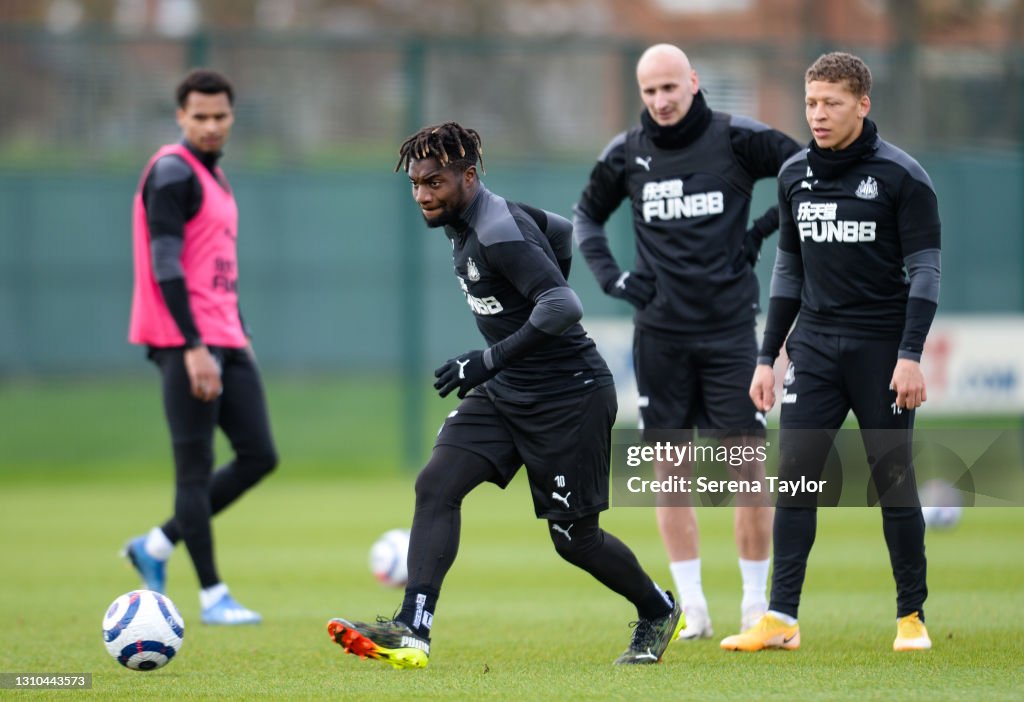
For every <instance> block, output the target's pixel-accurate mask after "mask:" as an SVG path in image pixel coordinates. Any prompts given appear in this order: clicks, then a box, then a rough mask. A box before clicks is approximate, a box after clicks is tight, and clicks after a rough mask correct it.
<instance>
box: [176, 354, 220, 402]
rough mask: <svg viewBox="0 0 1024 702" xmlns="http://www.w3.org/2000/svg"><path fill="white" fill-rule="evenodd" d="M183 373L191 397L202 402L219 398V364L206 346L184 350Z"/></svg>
mask: <svg viewBox="0 0 1024 702" xmlns="http://www.w3.org/2000/svg"><path fill="white" fill-rule="evenodd" d="M185 371H186V372H187V373H188V379H189V383H190V384H191V389H192V395H194V396H195V397H197V398H199V399H200V400H202V401H203V402H210V401H211V400H216V399H217V398H218V397H220V394H221V392H223V389H224V388H223V386H222V385H221V381H220V363H218V362H217V359H216V357H214V355H213V354H212V353H210V349H208V348H207V347H206V346H196V347H195V348H192V349H185Z"/></svg>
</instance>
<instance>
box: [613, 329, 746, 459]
mask: <svg viewBox="0 0 1024 702" xmlns="http://www.w3.org/2000/svg"><path fill="white" fill-rule="evenodd" d="M756 364H757V340H756V338H755V334H754V328H753V326H751V327H749V328H746V327H744V328H742V329H740V330H739V331H738V332H736V333H733V334H730V335H728V336H725V337H715V338H710V339H702V338H699V337H693V336H689V335H686V336H684V335H679V334H666V333H661V332H656V331H652V330H650V329H645V328H641V327H637V328H636V330H635V331H634V333H633V367H634V371H635V373H636V385H637V390H638V392H639V394H640V420H641V424H640V429H641V431H643V432H644V438H645V439H648V440H654V439H657V438H658V437H657V436H656V434H657V433H658V432H659V430H679V429H693V428H694V427H697V428H699V429H700V430H701V433H702V434H703V435H705V436H729V435H746V436H764V426H765V425H764V416H763V415H762V414H761V413H759V412H758V411H757V408H755V407H754V403H753V402H752V401H751V399H750V380H751V378H753V377H754V367H755V365H756ZM652 432H653V433H652Z"/></svg>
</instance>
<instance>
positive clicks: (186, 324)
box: [160, 278, 203, 349]
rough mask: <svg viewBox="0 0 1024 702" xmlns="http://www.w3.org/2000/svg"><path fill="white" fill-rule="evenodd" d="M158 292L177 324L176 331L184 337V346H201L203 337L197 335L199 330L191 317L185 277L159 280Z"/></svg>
mask: <svg viewBox="0 0 1024 702" xmlns="http://www.w3.org/2000/svg"><path fill="white" fill-rule="evenodd" d="M160 292H161V293H162V294H163V297H164V304H165V305H167V311H168V312H170V313H171V318H172V319H173V320H174V323H175V324H177V325H178V331H180V332H181V335H182V336H183V337H185V348H189V349H193V348H195V347H197V346H202V345H203V339H202V337H201V336H199V330H198V329H197V328H196V323H195V320H194V319H193V318H192V309H191V308H190V307H189V306H188V291H187V290H186V289H185V279H184V278H173V279H171V280H162V281H160Z"/></svg>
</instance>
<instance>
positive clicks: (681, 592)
mask: <svg viewBox="0 0 1024 702" xmlns="http://www.w3.org/2000/svg"><path fill="white" fill-rule="evenodd" d="M668 567H669V570H670V571H672V579H673V580H674V581H675V583H676V597H677V599H678V600H679V605H680V606H681V607H683V608H689V607H699V608H703V609H707V608H708V601H707V600H706V599H704V589H703V588H702V587H701V584H700V559H699V558H693V559H691V560H688V561H674V562H672V563H669V564H668Z"/></svg>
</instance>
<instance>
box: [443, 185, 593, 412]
mask: <svg viewBox="0 0 1024 702" xmlns="http://www.w3.org/2000/svg"><path fill="white" fill-rule="evenodd" d="M531 211H532V212H533V213H534V214H536V213H537V211H536V210H532V208H531ZM531 211H527V210H526V209H524V207H523V206H520V205H518V204H517V203H514V202H509V201H507V200H505V199H504V198H502V197H499V196H498V195H495V194H494V193H492V192H490V191H489V190H487V188H485V187H484V185H483V183H480V186H479V190H478V192H477V194H476V196H475V197H474V198H473V201H472V202H471V203H470V205H469V206H468V207H467V208H466V210H465V211H464V212H463V213H462V214H461V216H460V219H459V221H458V222H456V223H455V224H453V225H448V226H446V227H445V233H446V234H447V236H448V238H449V239H450V240H451V242H452V261H453V264H454V269H455V275H456V277H457V278H458V280H459V285H460V286H461V287H462V291H463V292H464V293H465V296H466V303H467V304H468V305H469V308H470V310H472V312H473V315H474V317H475V318H476V323H477V328H478V329H479V330H480V333H481V334H483V337H484V339H485V340H486V341H487V344H488V345H489V346H491V347H492V348H495V347H496V345H497V347H500V342H502V341H503V340H505V339H507V338H509V337H511V336H513V335H515V334H516V333H517V332H520V330H521V329H523V328H524V326H527V325H529V326H530V328H531V329H533V330H534V333H535V334H541V335H542V341H541V342H540V343H539V344H538V345H536V347H535V348H533V349H532V350H530V351H529V352H528V353H526V354H525V355H523V356H522V357H515V358H509V359H507V362H505V363H503V369H502V370H501V371H500V372H499V373H498V374H497V376H495V377H494V378H493V379H492V380H490V381H489V382H488V383H487V388H488V390H489V391H490V392H491V394H492V395H495V396H498V397H502V398H504V399H509V400H513V401H522V402H529V401H533V400H536V399H542V398H545V397H553V396H565V395H567V394H568V395H571V394H582V393H585V392H590V391H592V390H593V389H595V388H597V387H601V386H603V385H608V384H611V382H612V378H611V373H610V372H609V370H608V367H607V365H605V362H604V359H603V358H601V355H600V354H599V353H598V351H597V347H596V345H595V344H594V342H593V340H592V339H590V337H588V336H587V334H586V332H585V331H584V330H583V327H582V326H581V325H580V324H579V319H580V317H581V316H582V307H581V306H580V305H579V298H577V297H576V294H575V293H574V292H573V291H572V289H571V288H570V287H569V286H568V283H566V281H565V277H564V276H563V274H562V271H561V270H560V268H559V263H558V258H559V256H556V254H555V251H556V250H557V251H559V252H561V254H560V255H561V256H565V255H566V254H565V252H566V251H567V249H568V246H567V244H568V238H569V237H570V236H571V231H570V230H568V229H567V228H556V227H552V230H553V231H552V232H551V234H552V236H553V237H554V240H553V241H552V240H549V238H548V236H546V235H545V234H544V233H543V232H542V231H541V229H540V226H539V225H538V220H537V219H535V218H534V217H533V216H531ZM562 221H563V222H564V221H565V220H562ZM563 266H564V267H566V268H567V262H566V261H564V259H563ZM538 330H539V331H538Z"/></svg>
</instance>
